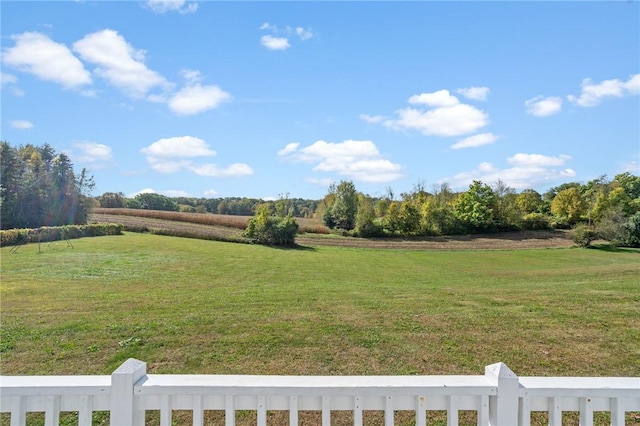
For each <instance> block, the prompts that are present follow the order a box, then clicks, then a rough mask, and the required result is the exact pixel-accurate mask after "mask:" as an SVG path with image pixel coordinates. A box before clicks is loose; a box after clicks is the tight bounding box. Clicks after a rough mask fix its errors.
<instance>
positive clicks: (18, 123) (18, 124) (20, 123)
mask: <svg viewBox="0 0 640 426" xmlns="http://www.w3.org/2000/svg"><path fill="white" fill-rule="evenodd" d="M11 128H13V129H18V130H28V129H31V128H33V123H32V122H30V121H27V120H13V121H12V122H11Z"/></svg>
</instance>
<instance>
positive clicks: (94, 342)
mask: <svg viewBox="0 0 640 426" xmlns="http://www.w3.org/2000/svg"><path fill="white" fill-rule="evenodd" d="M73 246H74V248H70V247H68V246H67V244H66V243H65V242H57V243H51V244H50V245H48V246H47V245H43V246H42V252H41V253H38V246H37V244H35V245H34V244H32V245H27V246H24V247H21V248H20V249H19V250H18V252H17V253H15V254H14V253H10V252H9V250H10V247H4V248H2V249H1V255H2V259H1V260H2V264H1V273H2V276H1V279H2V283H1V287H0V290H1V292H0V296H1V299H0V303H1V305H0V308H1V328H0V331H1V335H0V356H1V361H0V367H1V369H0V371H1V373H2V374H4V375H17V374H19V375H35V374H110V373H111V372H112V371H113V370H114V369H115V368H117V367H118V365H120V364H121V363H122V362H123V361H124V360H126V359H127V358H129V357H135V358H138V359H141V360H143V361H146V362H147V364H148V371H149V372H150V373H192V374H197V373H203V374H205V373H206V374H313V375H335V374H349V375H351V374H356V375H360V374H474V375H477V374H483V372H484V366H485V365H487V364H491V363H494V362H498V361H503V362H505V363H506V364H507V365H508V366H509V367H511V369H513V370H514V371H515V372H516V374H518V375H523V376H524V375H554V376H556V375H562V376H570V375H577V376H640V345H639V344H638V342H640V252H638V251H637V250H636V251H634V250H620V251H605V250H596V249H590V250H587V249H548V250H522V251H455V252H445V251H442V252H440V251H400V250H398V251H394V250H371V249H349V248H339V247H304V248H300V249H276V248H269V247H263V246H257V245H246V244H233V243H222V242H214V241H202V240H194V239H183V238H174V237H163V236H157V235H146V234H133V233H127V235H124V236H112V237H100V238H85V239H80V240H74V241H73Z"/></svg>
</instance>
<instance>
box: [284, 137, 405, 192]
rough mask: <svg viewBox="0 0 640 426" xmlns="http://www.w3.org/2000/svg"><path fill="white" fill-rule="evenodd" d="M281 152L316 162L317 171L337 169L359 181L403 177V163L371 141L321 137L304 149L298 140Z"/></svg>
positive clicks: (285, 155)
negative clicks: (396, 161) (396, 160)
mask: <svg viewBox="0 0 640 426" xmlns="http://www.w3.org/2000/svg"><path fill="white" fill-rule="evenodd" d="M278 154H279V155H280V156H283V157H285V158H286V159H288V160H290V161H293V162H303V163H312V164H313V163H315V164H316V165H315V166H314V167H313V170H314V171H319V172H329V173H337V174H338V175H340V176H346V177H348V178H350V179H353V180H355V181H360V182H376V183H384V182H391V181H393V180H396V179H399V178H400V177H402V173H401V170H402V167H401V166H400V165H399V164H395V163H392V162H391V161H389V160H386V159H384V158H383V157H382V155H381V154H380V151H378V148H377V147H376V145H375V144H374V143H373V142H371V141H354V140H346V141H344V142H341V143H331V142H325V141H322V140H319V141H316V142H315V143H313V144H311V145H309V146H307V147H304V148H301V149H300V148H299V144H288V145H287V146H286V147H285V148H284V149H282V150H280V151H278Z"/></svg>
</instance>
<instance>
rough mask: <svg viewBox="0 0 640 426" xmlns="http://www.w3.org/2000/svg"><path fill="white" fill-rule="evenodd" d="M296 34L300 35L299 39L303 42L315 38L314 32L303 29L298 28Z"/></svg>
mask: <svg viewBox="0 0 640 426" xmlns="http://www.w3.org/2000/svg"><path fill="white" fill-rule="evenodd" d="M296 34H298V37H300V39H301V40H303V41H304V40H309V39H310V38H311V37H313V32H311V30H309V29H305V28H302V27H296Z"/></svg>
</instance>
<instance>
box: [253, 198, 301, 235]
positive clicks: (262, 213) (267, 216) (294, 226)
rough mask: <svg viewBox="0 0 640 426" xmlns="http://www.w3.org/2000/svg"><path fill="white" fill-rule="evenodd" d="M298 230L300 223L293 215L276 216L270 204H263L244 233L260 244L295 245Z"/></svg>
mask: <svg viewBox="0 0 640 426" xmlns="http://www.w3.org/2000/svg"><path fill="white" fill-rule="evenodd" d="M297 232H298V223H297V222H296V220H295V219H294V218H293V216H291V215H287V216H284V217H281V216H275V215H273V214H272V213H271V206H270V205H269V204H261V205H259V206H258V208H257V209H256V215H255V216H254V217H252V218H251V219H249V222H248V223H247V229H246V230H245V231H244V233H243V234H242V235H243V236H244V237H247V238H251V239H252V240H253V241H255V242H257V243H259V244H267V245H293V244H295V236H296V234H297Z"/></svg>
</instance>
